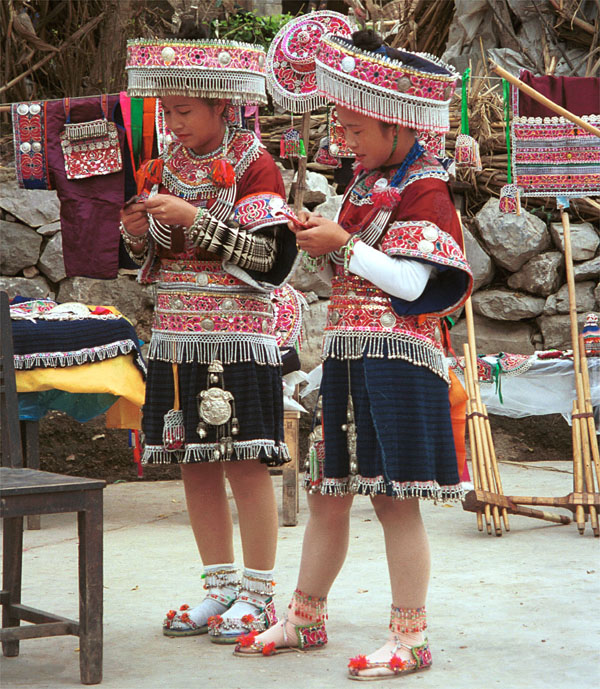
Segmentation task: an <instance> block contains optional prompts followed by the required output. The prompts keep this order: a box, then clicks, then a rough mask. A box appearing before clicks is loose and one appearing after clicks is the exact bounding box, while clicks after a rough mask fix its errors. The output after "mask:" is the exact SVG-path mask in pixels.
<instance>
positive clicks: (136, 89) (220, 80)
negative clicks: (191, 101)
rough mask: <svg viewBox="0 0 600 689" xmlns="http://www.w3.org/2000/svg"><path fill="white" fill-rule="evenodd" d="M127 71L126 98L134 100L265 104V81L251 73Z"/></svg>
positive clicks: (157, 69)
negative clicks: (221, 100) (164, 98)
mask: <svg viewBox="0 0 600 689" xmlns="http://www.w3.org/2000/svg"><path fill="white" fill-rule="evenodd" d="M191 71H192V70H186V69H184V68H182V69H181V70H180V71H176V70H175V69H174V68H166V69H159V68H151V69H148V68H143V69H139V68H138V69H136V68H135V67H134V68H130V69H128V73H129V74H128V76H129V81H128V85H127V95H128V96H132V97H137V98H145V97H157V96H187V97H189V98H194V97H198V98H230V99H231V102H232V103H234V104H243V103H248V102H253V103H260V104H262V105H264V104H265V103H266V102H267V95H266V92H265V78H264V76H263V75H262V74H256V73H254V72H247V73H243V72H240V71H237V70H236V71H226V70H223V72H222V73H219V74H215V73H214V71H210V70H199V69H196V68H194V69H193V73H190V72H191Z"/></svg>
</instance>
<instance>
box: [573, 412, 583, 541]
mask: <svg viewBox="0 0 600 689" xmlns="http://www.w3.org/2000/svg"><path fill="white" fill-rule="evenodd" d="M577 411H578V407H577V401H576V400H573V415H574V416H573V421H572V425H571V432H572V436H573V492H574V493H583V474H582V471H581V469H582V463H581V436H580V434H579V423H578V422H579V419H577V418H576V414H577ZM575 521H576V522H577V529H578V531H579V533H580V534H582V535H583V532H584V531H585V512H584V510H583V505H575Z"/></svg>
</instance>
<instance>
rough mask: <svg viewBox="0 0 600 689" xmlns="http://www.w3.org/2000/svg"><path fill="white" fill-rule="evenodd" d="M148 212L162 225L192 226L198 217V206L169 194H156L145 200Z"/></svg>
mask: <svg viewBox="0 0 600 689" xmlns="http://www.w3.org/2000/svg"><path fill="white" fill-rule="evenodd" d="M144 208H145V210H146V212H148V213H150V215H152V216H153V218H154V219H155V220H158V222H159V223H161V224H162V225H183V227H190V226H191V225H192V224H193V222H194V218H195V217H196V212H197V210H198V209H197V208H196V207H195V206H192V204H191V203H188V202H187V201H184V200H183V199H180V198H179V197H177V196H171V195H169V194H156V196H153V197H152V198H150V199H147V200H146V201H145V202H144Z"/></svg>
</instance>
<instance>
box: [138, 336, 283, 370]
mask: <svg viewBox="0 0 600 689" xmlns="http://www.w3.org/2000/svg"><path fill="white" fill-rule="evenodd" d="M148 359H155V360H159V361H167V362H170V363H178V364H183V363H188V364H189V363H192V362H197V363H200V364H210V363H212V362H213V361H214V360H215V359H218V360H219V361H220V362H221V363H222V364H237V363H239V362H245V361H254V362H256V363H257V364H260V365H261V366H264V365H269V366H281V352H280V351H279V347H277V343H276V340H275V337H273V336H272V335H258V334H250V333H206V332H203V333H199V336H198V335H195V336H194V337H193V338H192V337H191V336H189V335H185V334H181V335H180V334H179V333H164V332H156V331H155V332H154V333H153V334H152V339H151V341H150V347H149V350H148Z"/></svg>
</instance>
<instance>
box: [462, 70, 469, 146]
mask: <svg viewBox="0 0 600 689" xmlns="http://www.w3.org/2000/svg"><path fill="white" fill-rule="evenodd" d="M470 78H471V68H470V67H467V69H465V71H464V72H463V75H462V91H461V95H462V98H461V101H462V102H461V106H460V131H461V133H462V134H468V133H469V104H468V103H467V86H468V85H469V79H470Z"/></svg>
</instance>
